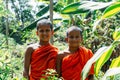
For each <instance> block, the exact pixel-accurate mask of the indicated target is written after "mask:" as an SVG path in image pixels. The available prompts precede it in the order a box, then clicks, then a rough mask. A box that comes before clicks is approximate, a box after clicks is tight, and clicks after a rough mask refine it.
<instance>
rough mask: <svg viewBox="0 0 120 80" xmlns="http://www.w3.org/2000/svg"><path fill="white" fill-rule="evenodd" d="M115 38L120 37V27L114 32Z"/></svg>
mask: <svg viewBox="0 0 120 80" xmlns="http://www.w3.org/2000/svg"><path fill="white" fill-rule="evenodd" d="M113 39H114V40H118V39H120V28H119V29H117V30H115V32H114V33H113Z"/></svg>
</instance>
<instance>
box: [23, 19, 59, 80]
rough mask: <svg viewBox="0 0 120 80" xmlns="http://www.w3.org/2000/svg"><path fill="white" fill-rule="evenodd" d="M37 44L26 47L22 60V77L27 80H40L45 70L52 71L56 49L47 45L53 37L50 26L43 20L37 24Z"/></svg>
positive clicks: (49, 23) (48, 22) (47, 21)
mask: <svg viewBox="0 0 120 80" xmlns="http://www.w3.org/2000/svg"><path fill="white" fill-rule="evenodd" d="M36 34H37V36H38V37H39V42H38V43H35V44H31V45H29V46H28V47H27V50H26V52H25V59H24V71H23V76H24V77H25V78H27V80H40V79H41V78H43V77H42V75H44V73H45V72H44V71H45V70H46V69H54V68H55V62H56V57H57V52H58V49H57V48H55V47H54V46H53V45H51V44H50V43H49V40H50V38H51V36H52V35H53V28H52V24H51V22H50V21H49V20H47V19H43V20H40V21H38V22H37V31H36Z"/></svg>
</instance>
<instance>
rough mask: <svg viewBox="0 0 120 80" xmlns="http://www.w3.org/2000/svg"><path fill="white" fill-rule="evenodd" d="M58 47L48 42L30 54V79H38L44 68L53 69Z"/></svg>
mask: <svg viewBox="0 0 120 80" xmlns="http://www.w3.org/2000/svg"><path fill="white" fill-rule="evenodd" d="M57 53H58V49H57V48H55V47H54V46H52V45H50V44H48V45H44V46H41V47H39V48H37V49H36V50H35V51H34V52H33V53H32V56H31V64H30V80H40V79H41V78H43V77H42V75H43V74H45V72H44V71H45V70H46V69H55V63H56V56H57Z"/></svg>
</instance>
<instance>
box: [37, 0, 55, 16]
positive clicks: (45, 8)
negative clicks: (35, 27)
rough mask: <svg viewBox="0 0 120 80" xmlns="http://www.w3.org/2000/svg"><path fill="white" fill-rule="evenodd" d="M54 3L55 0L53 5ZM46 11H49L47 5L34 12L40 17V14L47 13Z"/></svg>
mask: <svg viewBox="0 0 120 80" xmlns="http://www.w3.org/2000/svg"><path fill="white" fill-rule="evenodd" d="M56 3H57V2H56V1H54V3H53V5H55V4H56ZM48 11H49V5H47V6H45V7H43V8H42V9H41V10H40V11H39V12H38V13H37V14H36V16H39V17H41V16H43V15H44V14H45V13H47V12H48Z"/></svg>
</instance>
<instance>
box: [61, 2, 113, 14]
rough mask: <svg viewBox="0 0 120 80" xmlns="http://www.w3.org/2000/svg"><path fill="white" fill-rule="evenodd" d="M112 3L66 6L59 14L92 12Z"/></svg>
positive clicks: (85, 3) (79, 3) (82, 3)
mask: <svg viewBox="0 0 120 80" xmlns="http://www.w3.org/2000/svg"><path fill="white" fill-rule="evenodd" d="M112 3H113V2H108V3H102V2H93V1H81V2H77V3H72V4H70V5H68V6H66V7H65V8H64V9H63V10H62V11H61V13H63V14H78V13H85V12H88V11H94V10H98V9H102V8H105V7H107V6H109V5H110V4H112Z"/></svg>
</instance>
